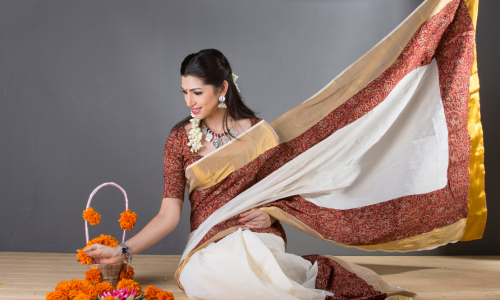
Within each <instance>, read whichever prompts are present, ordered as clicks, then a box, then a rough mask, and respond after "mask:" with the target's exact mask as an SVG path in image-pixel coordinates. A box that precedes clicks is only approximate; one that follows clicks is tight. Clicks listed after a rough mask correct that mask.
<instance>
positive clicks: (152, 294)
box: [144, 285, 161, 300]
mask: <svg viewBox="0 0 500 300" xmlns="http://www.w3.org/2000/svg"><path fill="white" fill-rule="evenodd" d="M160 291H161V290H160V289H159V288H157V287H155V286H153V285H148V286H147V287H146V291H145V292H144V297H146V298H147V299H148V300H158V293H159V292H160Z"/></svg>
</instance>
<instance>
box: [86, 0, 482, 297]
mask: <svg viewBox="0 0 500 300" xmlns="http://www.w3.org/2000/svg"><path fill="white" fill-rule="evenodd" d="M472 7H473V6H472ZM401 45H406V46H405V47H402V46H401ZM473 45H474V26H473V23H472V20H471V18H470V14H469V11H468V8H467V5H466V4H465V3H464V2H463V1H459V0H454V1H440V0H429V1H426V2H425V3H423V4H422V5H421V6H420V7H419V8H418V9H417V10H416V11H415V12H414V13H413V14H412V15H411V16H409V17H408V18H407V20H406V21H405V22H404V23H402V24H401V25H400V26H399V27H398V28H397V30H395V31H394V32H393V33H391V35H390V36H388V37H387V38H386V39H385V40H383V41H382V42H381V43H379V44H377V46H376V47H374V48H373V49H372V50H370V52H368V53H367V54H366V55H365V56H363V57H362V58H361V59H360V60H358V61H357V62H356V63H355V64H353V65H352V66H351V67H350V68H348V69H347V70H346V71H345V72H344V73H342V74H341V76H339V77H338V78H336V79H335V80H334V81H332V82H331V83H330V84H329V85H328V86H327V87H325V88H324V89H323V90H321V91H320V92H318V93H317V94H316V95H314V96H313V97H312V98H310V99H308V100H307V101H305V102H304V103H302V104H301V105H299V106H297V107H295V108H294V109H292V110H290V111H289V112H287V113H286V114H284V115H283V116H282V117H280V118H279V119H277V120H276V121H274V122H272V123H271V124H268V123H266V122H265V121H263V120H260V119H258V118H256V117H255V114H254V113H253V112H252V111H251V110H250V109H249V108H248V107H247V106H246V105H245V104H244V103H243V101H242V99H241V96H240V95H239V92H238V88H237V86H236V84H235V82H234V79H233V78H235V77H233V74H232V70H231V67H230V65H229V63H228V62H227V59H226V58H225V57H224V56H223V55H222V54H221V53H220V52H219V51H217V50H214V49H206V50H202V51H200V52H198V53H195V54H191V55H189V56H187V57H186V58H185V60H184V61H183V63H182V66H181V79H182V92H183V93H184V97H185V101H186V105H187V106H188V107H189V108H191V111H192V113H193V115H194V116H195V118H193V120H192V122H189V121H190V120H189V119H190V118H186V119H185V120H183V121H182V122H180V123H179V124H177V125H176V126H175V127H174V129H173V130H172V132H171V134H170V136H169V138H168V139H167V142H166V145H165V153H164V166H165V172H164V176H165V185H164V193H163V201H162V207H161V209H160V212H159V214H158V215H157V216H156V217H155V218H153V220H152V221H151V222H150V223H149V224H148V225H147V226H146V227H145V228H144V229H143V230H142V231H141V232H139V233H138V234H137V235H136V236H134V237H132V238H131V239H130V240H128V241H127V243H128V245H129V248H130V250H131V252H132V253H134V254H135V253H139V252H141V251H142V250H144V249H146V248H148V247H149V246H151V245H153V244H154V243H156V242H157V241H159V240H160V239H161V238H162V237H164V236H165V235H167V234H168V233H170V232H171V231H172V230H173V229H174V228H175V226H176V225H177V223H178V221H179V218H180V212H181V209H182V199H183V196H184V189H185V187H186V186H187V187H188V191H189V200H190V202H191V208H192V210H191V234H190V235H189V237H188V243H187V245H186V249H185V251H184V253H183V256H182V259H181V263H180V265H179V267H178V269H177V271H176V274H175V279H176V281H177V284H178V285H179V287H181V288H182V289H184V290H185V291H186V294H187V295H188V296H189V297H191V298H193V299H247V298H248V299H253V298H255V297H261V298H263V299H325V298H328V297H331V296H332V293H333V295H334V297H337V298H338V299H356V298H362V299H385V298H386V297H391V296H395V297H398V296H399V297H400V298H399V299H404V297H412V296H413V295H414V294H412V293H410V292H408V291H406V290H404V289H401V288H397V287H393V286H391V285H389V284H387V283H386V282H384V281H383V280H381V279H380V277H379V276H377V275H376V274H374V273H373V272H372V271H370V270H368V269H366V268H362V267H360V266H357V265H354V264H351V263H348V262H345V261H343V260H341V259H338V258H335V257H331V256H323V255H307V256H303V257H299V256H295V255H292V254H287V253H285V245H286V236H285V233H284V231H283V228H282V227H281V224H280V222H285V223H286V224H288V225H290V226H293V227H295V228H297V229H299V230H301V231H303V232H306V233H308V234H310V235H312V236H315V237H318V238H320V239H324V240H328V241H331V242H334V243H337V244H340V245H344V246H348V247H356V248H360V249H364V250H384V251H413V250H422V249H432V248H435V247H437V246H440V245H444V244H446V243H449V242H456V241H458V240H460V239H461V238H462V236H467V238H469V239H470V238H474V237H476V236H478V235H481V234H482V228H484V227H481V226H480V225H481V224H482V223H481V222H482V221H481V220H480V219H479V218H470V219H469V220H468V214H469V211H468V206H470V207H471V208H474V207H475V205H476V204H475V202H474V201H477V200H480V197H479V196H476V195H475V194H473V195H469V194H468V192H469V161H472V158H471V160H469V153H470V151H471V147H472V146H471V145H472V144H471V142H470V139H469V138H468V137H469V133H468V131H467V130H468V127H467V125H468V119H467V118H468V115H467V111H468V101H469V97H470V95H472V94H469V85H468V83H469V80H470V74H471V67H472V63H473V61H474V52H473V51H472V50H473ZM361 70H364V71H363V72H362V73H361ZM476 78H477V76H476ZM465 83H467V84H465ZM471 97H472V96H471ZM197 127H199V128H197ZM478 137H479V136H474V137H473V138H474V139H477V138H478ZM471 138H472V137H471ZM200 146H201V147H200ZM472 171H473V170H472V169H471V176H477V177H475V178H473V179H474V180H471V182H472V181H473V182H475V184H476V183H478V182H480V180H479V179H480V175H481V174H479V173H477V174H479V175H477V174H476V173H474V174H476V175H474V174H473V172H472ZM478 195H479V194H478ZM474 209H476V208H474ZM473 213H474V214H479V213H481V211H480V210H479V213H478V211H477V210H476V211H475V212H474V211H473ZM469 221H470V222H469ZM121 250H122V249H121V248H110V247H106V246H102V245H93V246H91V247H89V248H87V249H86V252H87V254H88V255H89V256H92V257H93V258H94V259H95V260H96V261H100V262H101V263H115V262H118V261H121V260H123V259H124V258H125V256H124V255H123V254H120V253H121V252H120V251H121ZM396 295H398V296H396Z"/></svg>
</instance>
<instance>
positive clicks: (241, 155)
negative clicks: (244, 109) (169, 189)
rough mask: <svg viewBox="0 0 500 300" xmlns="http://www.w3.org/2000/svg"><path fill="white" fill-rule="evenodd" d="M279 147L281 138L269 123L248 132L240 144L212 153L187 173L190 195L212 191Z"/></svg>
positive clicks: (240, 140)
mask: <svg viewBox="0 0 500 300" xmlns="http://www.w3.org/2000/svg"><path fill="white" fill-rule="evenodd" d="M277 145H278V137H277V135H276V133H275V132H274V130H273V129H272V128H271V126H269V124H268V123H266V122H265V121H261V122H259V123H257V124H255V126H253V127H251V128H250V129H249V130H248V131H247V132H244V133H243V134H242V135H241V136H239V137H238V139H237V140H233V141H231V142H230V143H228V144H226V145H224V147H222V148H220V149H218V150H216V151H214V152H211V153H210V154H209V155H207V156H205V157H204V158H202V159H201V160H199V161H197V162H195V163H193V164H191V165H190V166H188V167H187V169H186V172H185V174H186V178H187V186H188V190H189V195H190V194H191V192H192V191H194V190H196V189H204V188H208V187H211V186H212V185H215V184H217V183H219V182H221V181H222V180H223V179H224V178H226V177H227V176H228V175H229V174H231V173H232V172H234V171H236V170H238V169H240V168H241V167H243V166H245V165H246V164H248V163H249V162H251V161H252V160H254V159H255V158H257V157H258V156H259V155H261V154H262V153H264V152H266V151H267V150H269V149H271V148H273V147H275V146H277Z"/></svg>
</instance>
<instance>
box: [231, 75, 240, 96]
mask: <svg viewBox="0 0 500 300" xmlns="http://www.w3.org/2000/svg"><path fill="white" fill-rule="evenodd" d="M231 74H232V76H233V82H234V85H235V86H236V89H237V90H238V93H241V92H240V89H239V88H238V85H237V84H236V79H238V76H237V75H236V74H234V73H231Z"/></svg>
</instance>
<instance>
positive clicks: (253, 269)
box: [85, 49, 386, 299]
mask: <svg viewBox="0 0 500 300" xmlns="http://www.w3.org/2000/svg"><path fill="white" fill-rule="evenodd" d="M234 78H235V77H234V76H233V73H232V70H231V66H230V65H229V62H228V61H227V59H226V57H225V56H224V55H223V54H222V53H221V52H220V51H218V50H215V49H205V50H201V51H200V52H198V53H195V54H191V55H188V56H187V57H186V58H185V59H184V61H183V62H182V66H181V79H182V84H181V85H182V91H181V92H182V93H183V94H184V99H185V101H186V105H187V106H188V107H189V108H190V109H191V112H192V115H193V116H194V117H195V118H196V119H197V120H202V121H201V124H197V123H196V122H190V120H191V119H192V117H188V118H186V119H184V120H182V121H181V122H179V123H178V124H177V125H175V126H174V128H173V129H172V132H171V134H170V136H169V138H168V139H167V142H166V144H165V152H164V171H165V172H164V176H165V185H164V192H163V201H162V206H161V209H160V212H159V214H158V215H157V216H156V217H155V218H153V220H151V222H149V224H148V225H147V226H146V227H145V228H144V229H143V230H142V231H141V232H139V233H138V234H137V235H135V236H134V237H132V238H131V239H129V240H128V241H127V244H128V246H129V247H130V250H131V252H132V253H134V254H136V253H139V252H141V251H142V250H144V249H146V248H148V247H150V246H151V245H153V244H154V243H156V242H157V241H159V240H160V239H161V238H163V237H164V236H166V235H167V234H169V233H170V232H171V231H172V230H173V229H174V228H175V227H176V226H177V224H178V222H179V218H180V215H181V211H182V202H183V198H184V190H185V187H186V180H187V179H186V176H185V170H186V168H187V167H188V166H189V165H192V164H193V163H195V162H196V161H198V160H200V159H203V158H204V157H207V156H209V155H210V154H211V153H212V152H214V151H215V150H217V148H219V147H221V146H224V145H226V144H228V143H229V139H232V140H233V141H231V143H232V142H234V143H242V144H243V145H244V144H245V143H247V142H248V141H246V140H240V139H235V138H239V137H240V136H242V135H243V134H246V135H248V136H250V137H251V138H252V139H254V143H258V139H259V136H258V135H257V134H254V132H253V130H251V129H254V128H255V125H256V124H259V122H261V121H262V120H261V119H259V118H257V117H256V116H255V113H254V112H253V111H252V110H251V109H250V108H248V107H247V106H246V105H245V103H244V102H243V100H242V98H241V96H240V94H239V91H238V87H237V85H236V84H235V82H234V80H233V79H234ZM260 124H263V123H260ZM193 126H195V127H200V128H206V130H204V131H203V132H202V133H201V134H202V135H203V138H202V139H201V141H200V142H201V148H200V149H196V147H195V146H194V145H191V148H190V146H188V145H190V143H189V140H190V139H192V136H193V132H192V130H193ZM234 130H236V131H234ZM221 134H223V136H222V138H221V139H220V143H221V146H219V144H217V142H218V141H216V139H217V136H221ZM207 135H212V138H211V139H210V138H207ZM224 136H225V137H226V139H223V137H224ZM228 138H229V139H228ZM214 141H215V142H214ZM221 149H222V147H221ZM275 152H276V150H272V149H270V150H268V151H267V154H266V155H267V156H268V157H269V156H271V155H273V153H275ZM266 155H265V156H266ZM267 160H268V161H269V158H267ZM264 161H265V160H262V162H264ZM260 165H261V167H262V166H263V165H264V164H262V163H261V164H260ZM240 170H241V169H240ZM264 176H265V172H259V171H256V172H246V174H239V173H238V171H235V172H232V174H231V175H229V176H227V177H226V178H225V179H224V180H223V181H221V182H219V183H217V184H215V185H213V186H211V187H209V188H205V189H199V190H194V191H192V192H191V193H190V201H191V207H192V211H191V229H192V230H195V229H197V228H198V226H199V225H200V224H201V223H202V222H203V221H205V220H206V218H207V217H208V216H210V215H211V214H212V213H213V212H214V211H216V210H217V209H218V208H220V207H221V206H223V205H224V204H226V202H227V201H229V200H230V199H231V198H232V197H233V196H235V194H237V193H238V192H241V191H243V190H245V189H246V188H247V187H249V186H250V185H252V184H253V183H255V182H257V181H260V180H261V179H262V178H263V177H264ZM242 179H245V180H244V181H242V182H244V184H243V185H239V186H238V185H237V184H236V185H233V184H234V181H235V180H242ZM229 185H233V190H229V189H226V187H227V186H229ZM235 186H237V189H234V187H235ZM221 193H226V194H227V195H225V197H222V198H221V197H220V194H221ZM238 225H239V226H240V227H244V228H245V229H249V230H241V228H240V229H239V230H237V231H235V232H233V233H232V234H229V235H227V236H226V237H225V238H223V239H218V240H216V241H214V242H211V243H210V245H208V246H207V247H206V248H204V249H202V250H200V251H198V252H197V253H196V254H195V255H193V256H191V257H190V263H188V264H186V265H185V266H184V268H183V271H182V274H181V276H180V279H179V281H180V284H181V286H182V287H183V288H184V289H185V291H186V294H187V295H188V296H189V297H190V298H192V299H234V297H236V296H237V295H238V297H239V298H240V296H239V295H245V297H244V298H241V299H247V298H248V299H253V298H255V297H264V299H325V297H326V296H333V294H334V293H335V294H339V293H340V294H343V293H345V292H346V291H344V290H342V288H339V287H337V288H336V289H334V288H333V286H334V285H335V284H336V282H337V281H349V282H351V283H352V284H354V285H356V286H355V287H354V289H353V287H349V288H348V289H347V291H348V293H352V292H353V291H355V293H353V295H355V297H356V298H357V297H365V298H364V299H385V298H386V294H385V293H382V292H380V291H375V290H374V289H373V288H372V287H371V286H370V285H368V284H367V283H366V282H365V281H364V280H363V279H361V278H360V277H358V276H355V275H353V274H349V275H348V276H346V274H342V272H344V273H350V272H349V271H347V269H345V268H343V267H342V266H340V265H339V263H338V262H337V261H335V260H332V259H329V258H327V257H324V256H323V257H321V256H309V257H306V258H302V257H300V256H296V255H292V254H287V253H285V241H286V236H285V232H284V230H283V227H282V226H281V224H280V222H279V221H276V219H275V218H274V217H272V216H270V215H269V214H268V213H266V211H265V210H259V209H251V210H248V211H246V212H243V213H241V214H239V215H236V216H234V217H231V218H229V219H227V220H225V221H224V222H223V223H222V224H219V226H221V227H223V228H224V229H227V228H232V227H235V226H238ZM217 231H219V232H220V231H221V230H220V229H218V230H217ZM245 244H246V245H245ZM85 250H86V252H87V255H89V256H91V257H93V258H94V259H95V260H96V261H98V262H100V263H116V262H119V261H122V260H124V259H126V256H125V254H124V253H122V252H121V246H117V247H116V248H111V247H108V246H103V245H99V244H96V245H93V246H91V247H89V248H87V249H85ZM247 256H250V257H253V259H250V261H251V262H249V259H247ZM217 257H219V258H221V257H223V259H224V262H223V263H222V264H221V261H220V259H217ZM318 261H320V262H321V267H322V269H321V272H322V274H321V275H322V279H323V281H325V280H324V278H325V277H326V278H328V277H330V276H331V275H330V273H335V274H336V275H335V277H334V280H327V281H326V282H323V283H322V285H323V286H322V289H318V288H315V287H319V286H320V285H318V284H316V277H317V273H318ZM343 263H344V264H346V265H347V264H348V263H346V262H343ZM214 267H215V268H217V269H218V271H217V272H216V274H213V273H211V272H213V268H214ZM359 268H360V267H359ZM257 269H258V271H257ZM365 272H366V270H365ZM214 275H216V276H214ZM325 283H326V285H325ZM332 292H333V293H332ZM348 293H347V294H348Z"/></svg>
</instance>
